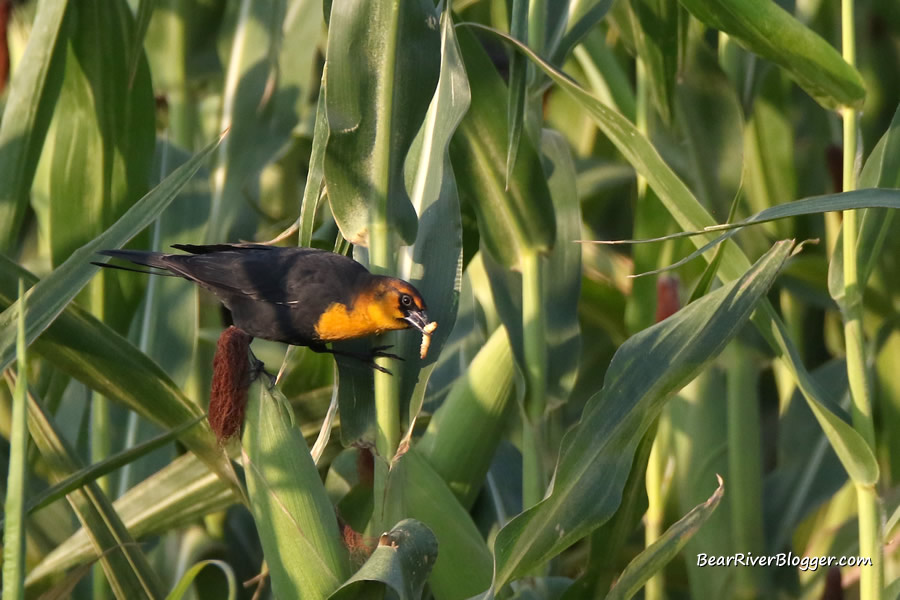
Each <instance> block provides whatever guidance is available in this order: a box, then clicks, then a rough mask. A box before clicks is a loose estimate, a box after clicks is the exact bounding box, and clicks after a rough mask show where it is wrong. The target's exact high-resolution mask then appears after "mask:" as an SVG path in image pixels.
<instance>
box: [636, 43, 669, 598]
mask: <svg viewBox="0 0 900 600" xmlns="http://www.w3.org/2000/svg"><path fill="white" fill-rule="evenodd" d="M635 88H636V91H635V126H636V127H637V128H638V131H640V132H641V133H643V134H644V135H645V136H647V137H648V138H649V137H650V135H649V134H650V131H649V127H648V122H649V116H650V115H649V110H650V90H649V86H648V83H647V72H646V70H645V69H644V63H643V61H641V59H640V58H638V59H637V61H636V64H635ZM647 193H648V186H647V179H646V178H645V177H643V176H641V175H638V176H637V205H636V209H635V215H636V217H637V216H639V215H642V214H646V213H647V211H646V210H641V209H640V208H639V207H641V206H642V205H646V203H647ZM640 227H642V224H641V222H640V221H635V232H637V231H638V230H639V228H640ZM645 289H646V288H645ZM635 301H639V300H638V299H637V298H635V299H634V300H633V301H632V305H633V306H634V302H635ZM642 304H645V305H644V306H642V307H641V308H640V309H638V311H637V315H636V316H637V318H636V319H633V322H632V324H633V327H638V328H640V329H643V328H644V327H646V326H649V325H650V323H648V322H646V319H647V318H650V317H651V316H652V313H651V312H648V309H649V310H652V307H651V306H648V305H646V303H642ZM658 436H659V430H658V429H657V439H656V440H654V442H653V448H652V449H651V451H650V458H649V459H648V461H647V473H646V475H645V481H646V486H647V514H646V516H647V519H646V522H645V527H644V544H645V547H649V546H650V545H651V544H652V543H653V542H655V541H656V540H657V539H658V538H659V536H661V535H662V533H663V526H664V524H665V523H664V518H665V501H664V498H663V490H662V475H663V473H664V471H665V463H666V459H667V456H665V455H664V453H663V452H660V451H659V450H660V440H659V437H658ZM664 590H665V576H664V575H663V572H662V571H659V572H658V573H656V574H655V575H653V577H651V578H650V579H648V580H647V583H646V584H645V585H644V598H646V600H662V598H664V597H665V594H664Z"/></svg>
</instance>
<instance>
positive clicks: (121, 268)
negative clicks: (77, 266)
mask: <svg viewBox="0 0 900 600" xmlns="http://www.w3.org/2000/svg"><path fill="white" fill-rule="evenodd" d="M91 264H92V265H97V266H98V267H103V268H104V269H118V270H120V271H131V272H132V273H144V274H146V275H162V276H164V277H178V275H176V274H175V273H169V272H168V271H150V270H147V269H132V268H131V267H123V266H122V265H113V264H110V263H102V262H96V261H93V260H92V261H91Z"/></svg>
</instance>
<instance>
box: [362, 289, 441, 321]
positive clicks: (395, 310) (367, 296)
mask: <svg viewBox="0 0 900 600" xmlns="http://www.w3.org/2000/svg"><path fill="white" fill-rule="evenodd" d="M363 296H364V298H363V303H364V304H365V306H366V311H367V312H368V314H369V318H370V319H371V320H372V322H373V323H375V324H377V325H378V326H379V328H383V329H406V328H407V327H415V328H416V329H418V330H419V331H422V330H423V329H424V328H425V326H426V325H428V316H427V315H426V314H425V300H423V299H422V295H421V294H420V293H419V290H417V289H416V288H414V287H413V286H412V285H410V284H409V283H407V282H405V281H403V280H402V279H396V278H395V277H381V276H379V277H374V278H373V280H372V283H371V284H370V286H369V289H368V290H367V291H366V292H364V293H363Z"/></svg>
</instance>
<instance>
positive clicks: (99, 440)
mask: <svg viewBox="0 0 900 600" xmlns="http://www.w3.org/2000/svg"><path fill="white" fill-rule="evenodd" d="M108 276H109V274H108V273H106V272H105V271H104V272H101V273H99V274H98V276H97V277H94V279H93V281H91V287H90V294H91V300H90V301H91V307H92V309H93V310H92V312H93V314H94V316H96V317H97V318H98V319H100V320H103V313H104V306H105V285H106V278H107V277H108ZM88 394H89V397H90V399H91V404H90V406H91V429H90V431H91V436H90V437H91V462H93V463H97V462H100V461H102V460H104V459H105V458H106V457H108V456H109V455H110V454H111V453H112V424H111V422H110V417H109V409H110V406H109V401H108V400H107V399H106V398H105V397H103V396H102V395H100V394H99V393H98V392H88ZM96 483H97V487H99V488H100V490H101V491H102V492H103V493H104V494H106V495H109V492H110V484H109V476H108V475H104V476H103V477H100V478H99V479H97V482H96ZM92 575H93V577H92V579H91V586H92V597H93V599H94V600H107V598H110V597H111V589H110V586H109V582H108V581H107V580H106V575H105V574H104V572H103V568H102V567H101V566H100V565H94V567H93V571H92Z"/></svg>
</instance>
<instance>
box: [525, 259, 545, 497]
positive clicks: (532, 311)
mask: <svg viewBox="0 0 900 600" xmlns="http://www.w3.org/2000/svg"><path fill="white" fill-rule="evenodd" d="M541 262H542V261H541V256H540V254H538V253H537V252H529V253H527V254H526V255H524V256H523V257H522V331H523V337H524V344H525V384H526V394H525V415H524V419H523V423H522V502H523V506H524V507H526V508H527V507H530V506H534V505H535V504H537V503H538V502H540V500H541V499H542V498H543V497H544V490H545V489H546V483H547V482H546V478H545V476H544V470H543V460H542V458H543V453H542V450H543V447H542V446H543V444H542V441H543V439H544V435H543V428H544V426H545V419H544V409H545V408H546V405H547V402H546V397H545V395H546V391H547V344H546V340H545V337H544V336H545V328H546V326H545V322H544V306H543V295H544V294H543V275H542V265H541Z"/></svg>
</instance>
